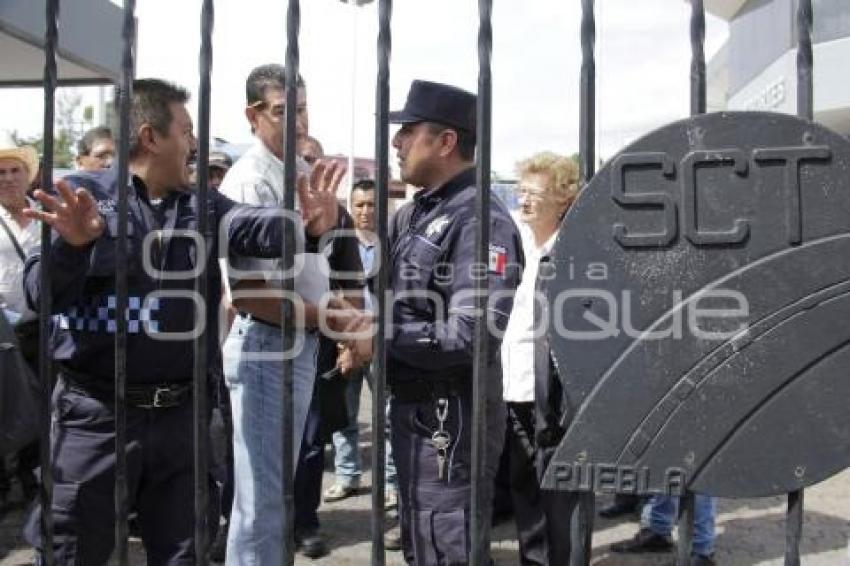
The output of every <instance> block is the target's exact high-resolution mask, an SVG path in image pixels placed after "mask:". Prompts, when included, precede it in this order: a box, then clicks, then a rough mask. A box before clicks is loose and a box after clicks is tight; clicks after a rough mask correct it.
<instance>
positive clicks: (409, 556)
mask: <svg viewBox="0 0 850 566" xmlns="http://www.w3.org/2000/svg"><path fill="white" fill-rule="evenodd" d="M475 111H476V100H475V96H474V95H473V94H471V93H468V92H466V91H463V90H461V89H458V88H455V87H452V86H448V85H444V84H440V83H433V82H427V81H414V82H413V84H412V85H411V87H410V92H409V94H408V98H407V102H406V104H405V106H404V109H403V110H401V111H399V112H392V113H390V122H393V123H399V124H402V127H401V129H400V130H399V131H398V133H396V135H395V137H394V138H393V147H395V148H396V150H397V154H398V160H399V165H400V168H401V178H402V180H403V181H404V182H406V183H408V184H410V185H413V186H416V187H420V190H419V192H418V193H417V194H416V195H415V197H414V199H413V202H411V203H408V204H407V205H405V206H404V207H402V208H401V209H400V210H399V211H398V212H397V213H396V215H395V216H394V217H393V219H392V222H391V226H390V234H389V262H390V264H389V270H390V271H389V273H390V288H391V290H392V292H393V298H392V301H393V302H392V321H393V326H392V330H391V332H388V336H387V339H388V348H387V351H388V360H387V382H388V384H389V388H390V391H391V395H392V397H391V401H390V403H391V409H390V421H391V429H392V448H393V454H394V456H395V458H396V466H397V469H398V481H399V495H400V497H401V510H400V511H401V526H402V550H403V552H404V556H405V559H406V560H407V562H408V563H412V564H417V565H430V564H440V565H444V564H466V563H467V562H468V560H469V558H468V557H469V553H470V550H471V548H472V546H474V545H480V544H487V541H488V539H489V536H488V535H487V534H485V535H484V537H483V540H480V541H471V540H470V533H469V521H470V483H471V470H472V451H471V446H472V441H471V434H470V433H471V430H472V395H471V394H472V366H473V347H474V339H473V329H474V324H475V316H474V315H475V297H474V293H473V289H474V286H475V278H476V277H487V278H488V282H489V298H490V301H489V303H488V308H487V312H486V316H487V320H488V323H489V324H490V325H491V326H489V328H498V329H500V330H503V329H504V327H505V325H506V324H507V321H508V317H509V315H510V311H511V307H512V304H513V290H514V289H516V286H517V284H518V282H519V278H520V276H521V273H522V261H523V259H522V245H521V242H520V237H519V234H518V232H517V229H516V226H515V225H514V223H513V220H512V219H511V217H510V216H509V214H508V211H507V210H506V209H505V207H504V206H503V205H502V204H501V203H500V202H499V201H498V199H493V200H492V201H491V207H490V242H489V247H490V250H489V251H490V253H489V256H490V257H489V262H488V265H486V266H481V265H476V264H475V232H476V220H475V195H476V192H477V190H478V189H477V188H476V187H475V174H474V173H475V171H474V168H473V165H474V154H475ZM495 334H498V336H496V335H495ZM489 336H490V338H489V339H490V343H489V345H490V349H489V353H490V358H489V365H490V371H488V374H487V379H488V383H487V390H488V394H487V403H488V409H487V423H486V427H485V430H486V431H487V439H486V440H487V454H488V461H487V462H486V475H487V478H489V481H488V482H485V490H484V491H485V496H484V498H483V499H484V503H485V507H488V506H489V502H490V500H491V497H490V493H491V490H492V479H493V477H494V476H495V472H496V468H497V464H498V459H499V452H500V449H501V446H502V440H503V438H504V423H505V413H504V405H503V403H502V397H501V395H502V382H501V369H500V367H499V355H498V353H499V343H500V339H501V332H499V333H490V334H489ZM483 516H484V517H489V516H490V514H489V511H488V510H487V509H485V510H484V514H483ZM485 530H486V529H485Z"/></svg>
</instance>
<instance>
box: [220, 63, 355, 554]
mask: <svg viewBox="0 0 850 566" xmlns="http://www.w3.org/2000/svg"><path fill="white" fill-rule="evenodd" d="M284 86H285V71H284V69H283V67H281V66H280V65H263V66H260V67H257V68H256V69H254V70H253V71H251V73H250V75H249V76H248V79H247V81H246V95H247V108H246V110H245V116H246V118H247V119H248V121H249V123H250V124H251V130H252V132H253V133H254V136H255V138H256V140H255V142H254V145H253V146H252V147H251V148H250V149H249V150H248V151H247V152H246V153H245V154H244V155H243V156H242V157H241V158H240V159H239V160H238V161H237V162H236V163H235V164H234V165H233V167H231V168H230V170H229V171H228V173H227V175H226V176H225V178H224V181H223V182H222V184H221V186H220V187H219V191H220V192H221V193H222V194H224V195H225V196H227V197H229V198H231V199H233V200H236V201H239V202H243V203H248V204H255V205H266V206H270V207H278V208H279V207H280V205H281V202H282V200H283V191H284V167H283V161H282V159H283V148H284V116H285V111H286V95H285V90H284ZM295 111H296V113H297V114H296V116H297V118H296V123H297V128H296V136H297V137H302V136H305V135H306V133H307V106H306V90H305V88H304V85H303V81H301V79H300V77H299V88H298V107H297V108H296V109H295ZM295 141H296V143H297V140H295ZM298 170H299V173H307V172H308V167H307V165H306V164H305V163H304V162H303V161H301V160H299V163H298ZM343 173H344V168H338V167H337V166H336V165H331V166H325V165H324V164H323V163H318V164H317V165H316V167H315V168H314V171H313V174H325V175H326V176H328V177H330V178H331V182H332V184H333V185H334V186H337V185H338V184H339V181H340V179H341V178H342V175H343ZM304 251H305V253H299V254H297V255H296V257H295V262H294V263H295V266H294V269H295V285H294V286H295V292H296V294H297V295H298V296H299V297H300V299H302V300H303V303H302V304H303V306H304V315H305V316H304V317H303V319H304V320H303V321H298V320H296V323H295V324H296V335H295V351H294V352H293V354H294V356H293V368H294V385H293V396H294V416H293V418H294V429H293V433H294V437H293V442H294V456H295V458H293V464H294V462H295V461H297V455H298V451H299V447H300V441H301V438H302V437H303V432H304V421H305V417H306V413H307V409H308V406H309V404H310V398H311V396H312V393H313V381H314V378H315V373H316V366H315V362H316V360H315V358H316V349H317V344H318V336H317V334H316V332H315V330H311V329H314V328H316V326H317V325H318V321H317V317H318V308H317V306H316V305H318V304H319V303H320V301H321V300H322V297H323V295H324V294H325V293H326V292H327V291H328V273H329V271H328V268H327V260H326V259H325V257H324V255H323V254H321V253H319V250H304ZM227 271H228V277H229V282H230V284H231V287H232V303H233V305H234V307H235V308H236V309H237V311H238V313H239V314H237V316H236V319H235V320H234V323H233V326H232V328H231V331H230V334H229V336H228V338H227V341H226V342H225V345H224V373H225V380H226V382H227V386H228V389H229V391H230V402H231V405H232V411H233V425H234V427H233V428H234V430H233V444H234V487H235V489H234V500H233V508H232V514H231V518H230V529H229V533H228V538H227V563H228V564H279V563H280V562H281V556H282V543H281V538H280V533H281V531H282V518H283V516H282V509H283V502H282V499H281V493H282V491H281V463H282V443H281V434H280V431H281V427H282V424H281V423H282V418H283V414H282V406H281V395H282V393H281V392H282V387H283V374H282V364H281V361H280V360H281V359H282V354H281V351H282V349H283V348H282V335H281V331H280V322H281V321H280V316H281V297H280V293H279V292H278V293H275V290H279V289H280V283H281V278H282V273H283V270H282V262H281V261H280V260H255V259H250V258H239V257H231V258H230V263H229V265H228V270H227ZM270 293H271V295H276V296H270ZM263 297H265V298H263ZM299 310H300V308H299V307H298V305H296V306H295V308H294V312H296V313H297V312H298V311H299ZM340 320H341V319H337V318H332V319H329V320H328V322H329V324H330V325H331V326H333V325H334V324H336V323H339V324H338V326H339V327H345V326H346V323H345V322H339V321H340Z"/></svg>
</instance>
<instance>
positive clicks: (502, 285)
mask: <svg viewBox="0 0 850 566" xmlns="http://www.w3.org/2000/svg"><path fill="white" fill-rule="evenodd" d="M474 183H475V171H474V169H469V170H466V171H464V172H463V173H461V174H459V175H457V176H456V177H454V178H453V179H451V180H450V181H448V182H447V183H445V184H444V185H443V186H441V187H437V188H434V189H428V190H425V189H423V190H422V191H420V192H419V193H417V194H416V195H415V196H414V199H413V202H410V203H407V204H406V205H404V206H403V207H402V208H400V209H399V210H398V212H397V213H396V214H395V216H394V217H393V221H392V223H391V226H390V233H389V246H390V247H389V250H390V252H389V262H390V265H389V269H390V271H389V278H390V281H389V288H390V289H391V290H392V292H393V295H392V313H393V317H392V320H393V329H392V332H391V333H388V337H387V339H388V346H387V351H388V357H387V379H388V380H389V381H390V382H393V381H401V380H408V379H422V378H425V379H428V378H435V379H440V378H442V379H450V378H454V377H460V376H467V375H469V374H470V372H471V370H472V362H473V346H474V338H473V336H474V327H475V317H474V313H475V295H474V287H475V281H476V278H478V277H484V276H485V274H486V277H487V278H488V286H489V290H488V299H489V302H488V309H487V318H488V319H489V324H490V325H491V326H490V328H493V329H496V330H498V332H496V333H494V332H488V336H489V340H490V342H489V354H490V359H491V361H492V360H494V359H496V358H497V357H498V353H499V345H500V343H501V335H502V333H503V332H504V329H505V326H506V325H507V322H508V318H509V316H510V312H511V308H512V306H513V292H514V290H515V289H516V287H517V285H518V284H519V281H520V277H521V276H522V270H523V262H524V259H523V252H522V241H521V240H520V235H519V231H518V230H517V227H516V225H515V224H514V221H513V219H512V218H511V217H510V214H509V213H508V211H507V209H506V208H505V206H504V205H503V204H502V203H501V202H500V201H499V200H498V199H496V198H493V199H492V200H491V203H490V242H489V252H490V253H489V256H490V257H489V261H488V265H487V266H481V265H477V264H476V261H475V232H476V225H477V221H476V218H475V216H476V215H475V196H476V192H477V190H478V189H477V188H476V187H475V184H474Z"/></svg>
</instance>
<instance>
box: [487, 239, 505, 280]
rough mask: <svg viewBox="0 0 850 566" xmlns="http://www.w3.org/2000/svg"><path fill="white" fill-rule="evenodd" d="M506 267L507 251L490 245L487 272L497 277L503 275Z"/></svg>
mask: <svg viewBox="0 0 850 566" xmlns="http://www.w3.org/2000/svg"><path fill="white" fill-rule="evenodd" d="M507 265H508V251H507V250H506V249H505V248H504V247H502V246H497V245H495V244H490V261H489V265H488V270H489V271H490V272H491V273H495V274H497V275H504V274H505V268H506V267H507Z"/></svg>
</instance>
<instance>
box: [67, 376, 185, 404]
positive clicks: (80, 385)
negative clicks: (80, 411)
mask: <svg viewBox="0 0 850 566" xmlns="http://www.w3.org/2000/svg"><path fill="white" fill-rule="evenodd" d="M62 378H63V380H64V381H65V384H66V386H67V388H68V389H69V390H70V391H75V392H77V393H81V394H83V395H86V396H87V397H93V398H95V399H98V400H99V401H102V402H104V403H110V404H111V403H114V402H115V390H114V389H113V388H112V387H110V386H106V385H104V384H100V383H95V382H93V381H81V380H80V379H77V378H75V377H74V376H72V375H70V374H68V373H67V372H63V373H62ZM110 385H111V384H110ZM191 397H192V385H191V384H190V383H157V384H150V385H147V384H145V385H138V384H132V385H131V384H127V386H126V389H125V400H126V402H127V405H128V406H130V407H136V408H138V409H168V408H171V407H179V406H180V405H182V404H183V403H185V402H186V401H187V400H188V399H190V398H191Z"/></svg>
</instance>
